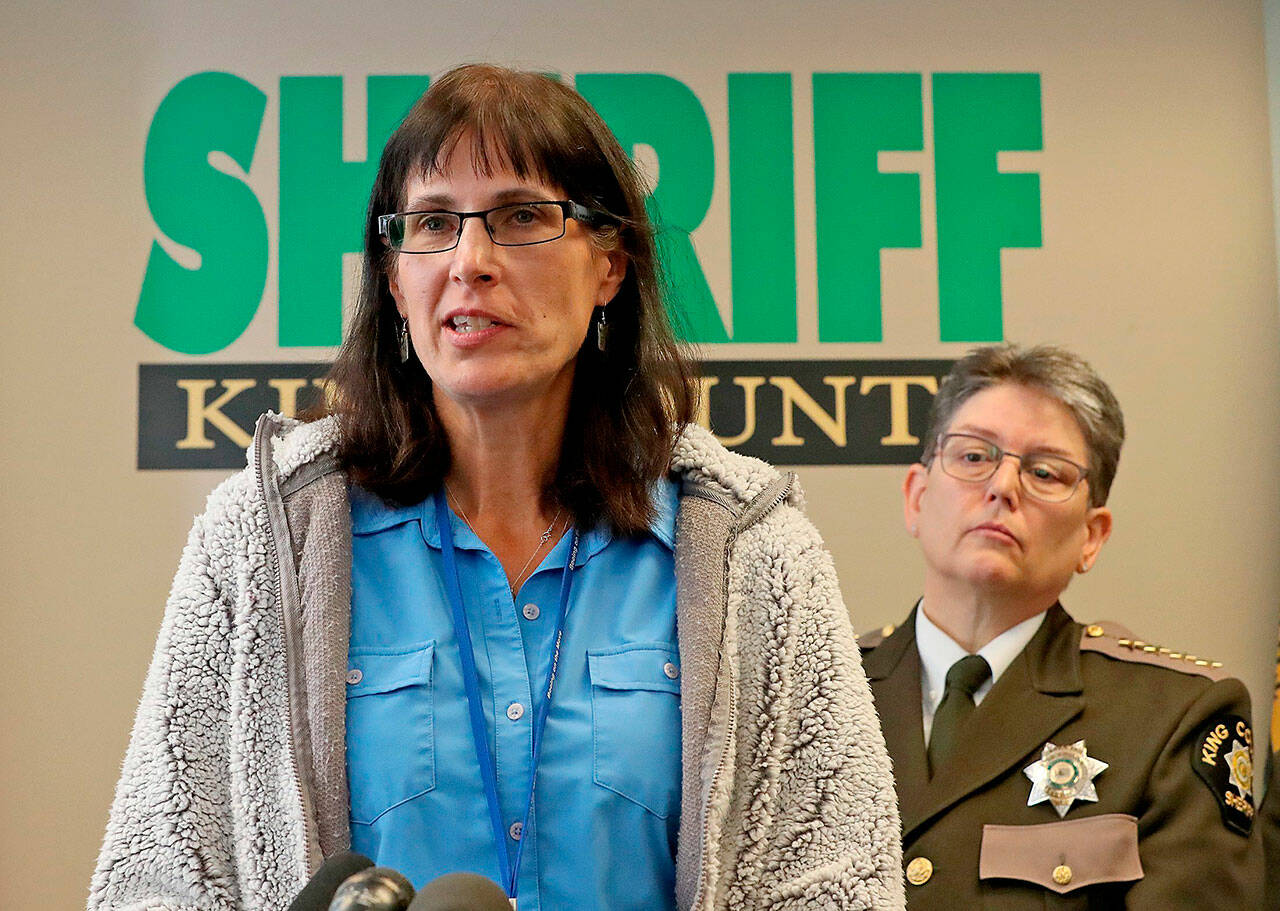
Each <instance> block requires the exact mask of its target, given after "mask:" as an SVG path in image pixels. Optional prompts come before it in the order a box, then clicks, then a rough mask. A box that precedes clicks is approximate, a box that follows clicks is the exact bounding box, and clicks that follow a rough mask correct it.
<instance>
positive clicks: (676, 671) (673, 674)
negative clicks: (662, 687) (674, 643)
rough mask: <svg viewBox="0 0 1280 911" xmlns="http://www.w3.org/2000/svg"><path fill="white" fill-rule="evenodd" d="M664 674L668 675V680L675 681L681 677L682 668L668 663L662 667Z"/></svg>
mask: <svg viewBox="0 0 1280 911" xmlns="http://www.w3.org/2000/svg"><path fill="white" fill-rule="evenodd" d="M662 673H664V674H666V675H667V677H668V679H671V680H675V679H676V678H677V677H679V676H680V668H678V667H676V666H675V665H674V664H672V663H671V662H670V661H668V662H667V663H666V664H664V665H663V666H662Z"/></svg>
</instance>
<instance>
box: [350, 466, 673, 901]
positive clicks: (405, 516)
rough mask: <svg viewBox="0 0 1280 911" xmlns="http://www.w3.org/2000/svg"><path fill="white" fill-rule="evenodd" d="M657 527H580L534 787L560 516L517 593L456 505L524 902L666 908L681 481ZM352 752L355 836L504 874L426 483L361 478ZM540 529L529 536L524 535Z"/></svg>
mask: <svg viewBox="0 0 1280 911" xmlns="http://www.w3.org/2000/svg"><path fill="white" fill-rule="evenodd" d="M654 490H655V493H654V502H655V506H656V508H657V517H656V519H655V521H654V523H653V526H652V528H651V529H650V533H649V534H647V535H640V536H636V537H631V538H614V537H612V536H611V535H610V534H609V533H608V532H607V531H606V530H604V529H594V530H592V531H590V532H587V533H585V534H584V535H583V536H582V539H581V542H580V544H579V549H578V560H577V567H576V569H575V571H574V578H573V587H572V596H571V598H570V602H569V612H568V618H567V620H566V624H565V632H564V637H563V640H562V644H561V652H560V664H559V667H558V669H557V673H556V685H555V691H554V693H553V696H552V706H551V710H550V714H549V716H548V718H547V725H546V731H545V734H544V739H543V744H542V757H541V762H540V767H539V769H538V774H537V790H536V793H535V799H534V806H533V813H532V814H531V817H530V820H529V826H528V828H527V829H526V830H524V831H521V827H520V825H519V823H520V821H521V820H522V819H523V817H524V811H525V801H526V799H527V796H528V793H529V781H530V771H531V770H530V764H531V762H532V753H533V720H534V716H535V715H536V713H537V709H538V706H539V704H540V703H541V701H542V699H543V695H544V694H543V693H542V692H541V688H542V686H543V683H544V682H545V680H546V675H547V670H548V668H549V667H550V662H551V655H552V651H553V648H554V635H555V625H556V615H557V612H558V608H559V596H560V583H561V578H562V570H563V567H564V564H565V560H566V559H567V557H568V553H569V549H570V543H571V539H572V534H566V535H564V537H563V538H561V540H560V541H559V542H558V543H557V544H556V545H555V547H554V548H553V549H552V551H551V552H550V554H548V555H547V557H546V558H545V559H544V560H543V561H542V563H541V564H540V565H539V566H538V568H537V570H536V571H535V572H534V574H533V575H532V576H530V577H529V579H528V581H526V582H525V583H524V585H523V586H522V587H521V589H520V592H519V593H518V595H517V596H516V597H515V598H513V597H512V595H511V591H510V590H509V589H508V587H507V578H506V574H505V573H504V572H503V569H502V566H501V564H500V563H499V562H498V560H497V558H496V557H495V556H494V555H493V553H492V552H491V551H490V550H489V549H488V548H487V547H486V546H485V545H484V543H483V542H482V541H481V540H480V539H479V538H478V537H477V536H476V535H475V533H474V532H473V531H472V530H471V529H470V528H469V527H468V526H467V525H466V524H465V523H464V522H462V521H461V520H460V519H458V518H457V517H456V516H453V515H452V514H450V519H451V522H452V526H451V527H452V530H453V538H454V544H455V547H456V553H457V562H458V574H459V578H460V582H461V586H462V598H463V604H464V608H465V610H466V614H467V622H468V624H469V625H470V627H471V636H472V639H473V641H474V646H475V661H476V667H477V671H478V674H479V678H480V692H481V695H482V698H483V701H484V712H485V722H486V728H487V730H488V733H489V737H490V748H491V749H492V750H493V755H494V764H495V766H496V768H497V785H498V798H499V804H500V806H501V809H502V817H503V822H504V825H505V827H506V832H505V833H504V834H505V845H504V848H505V849H506V850H508V851H509V852H510V855H511V856H512V857H513V858H514V855H515V850H514V848H515V845H516V840H517V839H523V840H524V843H525V844H524V857H523V860H522V862H521V865H520V871H519V889H518V892H519V899H520V908H521V911H539V909H541V908H545V909H547V911H558V909H568V908H573V909H583V911H586V909H600V911H606V909H608V911H625V909H637V911H638V909H645V911H653V909H673V908H674V907H675V849H676V830H677V826H678V823H679V815H680V679H679V677H680V670H679V665H680V659H679V655H678V652H677V649H676V615H675V569H674V553H673V547H674V540H675V516H676V508H677V502H678V501H677V491H676V485H675V484H674V482H671V481H663V482H662V483H660V484H658V485H656V486H655V488H654ZM351 517H352V526H353V531H354V537H353V554H352V556H353V560H352V597H351V646H350V658H349V663H348V673H347V772H348V777H349V781H350V788H351V837H352V849H353V850H355V851H358V852H360V853H362V854H365V855H367V856H369V857H371V858H373V860H374V861H375V862H376V863H378V864H383V865H386V866H390V867H394V868H396V869H397V870H400V871H401V872H403V873H404V874H405V875H406V876H408V877H409V879H410V880H411V881H412V882H413V883H414V885H415V886H419V887H420V886H422V885H423V884H424V883H426V882H427V881H429V880H431V879H432V878H434V877H436V876H440V875H442V874H444V873H450V872H457V871H470V872H474V873H480V874H482V875H484V876H488V877H489V878H491V879H494V880H498V879H499V874H498V858H497V854H496V846H495V844H494V839H493V828H492V825H491V823H490V819H489V813H488V808H487V804H486V802H485V796H484V790H483V784H482V779H481V774H480V764H479V761H478V760H477V758H476V754H475V746H474V744H473V742H472V737H471V728H470V722H469V720H468V718H469V716H468V708H467V696H466V690H465V687H464V685H463V680H462V666H461V662H460V659H459V652H458V640H457V638H456V637H455V635H454V629H453V621H452V615H451V610H450V605H449V599H448V595H447V594H446V590H445V587H444V581H443V566H442V560H441V553H440V530H439V528H438V527H437V525H436V516H435V509H434V506H433V503H432V500H431V498H427V500H425V501H424V502H423V503H420V504H416V505H413V506H406V507H395V506H389V505H387V504H385V503H383V502H382V501H381V500H379V499H377V498H375V497H373V496H371V495H369V494H367V493H365V492H363V491H361V490H359V489H353V490H352V506H351ZM532 543H533V542H530V544H531V545H532Z"/></svg>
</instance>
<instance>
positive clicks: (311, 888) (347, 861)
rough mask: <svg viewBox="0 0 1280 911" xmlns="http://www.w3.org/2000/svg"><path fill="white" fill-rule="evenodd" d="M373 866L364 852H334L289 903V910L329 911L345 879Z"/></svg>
mask: <svg viewBox="0 0 1280 911" xmlns="http://www.w3.org/2000/svg"><path fill="white" fill-rule="evenodd" d="M372 866H373V861H371V860H370V859H369V858H367V857H365V856H364V855H363V854H355V853H353V852H351V851H341V852H339V853H337V854H334V855H333V856H332V857H330V858H328V859H327V860H326V861H325V862H324V863H323V864H321V865H320V869H319V870H317V871H316V875H315V876H313V877H311V880H310V881H309V882H308V883H307V884H306V885H305V886H303V887H302V891H301V892H299V893H298V896H297V898H295V899H294V900H293V901H292V902H290V903H289V911H328V908H329V901H330V900H331V899H332V898H333V893H334V892H337V891H338V887H339V886H340V885H342V883H343V880H345V879H346V878H347V877H349V876H350V875H351V874H353V873H358V872H360V871H361V870H363V869H365V868H366V867H372Z"/></svg>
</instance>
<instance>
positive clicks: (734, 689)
mask: <svg viewBox="0 0 1280 911" xmlns="http://www.w3.org/2000/svg"><path fill="white" fill-rule="evenodd" d="M795 477H796V476H795V474H794V473H793V472H787V475H786V478H785V483H784V484H783V485H782V488H781V489H780V490H779V491H778V493H777V494H775V495H774V497H773V499H772V500H771V501H770V502H769V504H768V505H767V506H766V507H765V508H764V509H762V510H761V511H760V514H759V515H757V516H755V517H754V518H753V519H752V520H751V522H750V523H749V524H747V525H744V526H742V527H740V528H735V529H734V530H733V532H732V533H731V534H730V535H729V538H728V540H727V541H726V542H725V546H724V615H725V622H726V623H727V622H728V616H729V555H730V554H731V553H732V552H733V548H734V545H736V544H737V543H738V536H739V535H740V534H742V532H744V531H746V530H747V529H748V528H750V527H751V526H752V525H755V524H756V523H757V522H759V521H760V520H761V519H763V518H764V517H765V516H767V515H768V514H769V513H771V512H773V510H775V509H776V508H777V507H778V505H779V504H780V503H781V502H782V501H783V500H785V499H786V498H787V497H788V496H789V495H790V494H791V486H792V484H794V483H795ZM750 507H751V504H748V506H747V509H748V510H750ZM737 729H738V683H737V680H735V679H734V677H733V675H730V677H729V723H728V726H727V727H726V728H725V739H724V745H723V746H722V747H721V748H720V756H719V758H718V759H717V760H716V768H715V771H714V772H712V773H711V787H710V788H709V789H708V790H707V799H708V802H707V804H706V805H705V806H704V807H703V814H702V862H701V865H700V872H699V874H698V888H697V889H695V890H694V893H693V904H692V911H696V909H697V908H698V907H699V906H700V905H701V904H702V901H703V899H704V897H705V895H706V891H707V887H708V884H707V878H708V871H709V869H710V867H709V865H708V864H707V850H708V848H707V845H708V842H709V840H710V836H711V831H710V830H711V822H710V820H711V804H710V800H711V797H712V795H714V794H715V793H716V788H717V786H718V785H719V784H720V778H721V776H722V775H723V773H724V767H725V765H726V764H727V761H728V752H729V740H730V736H731V735H732V734H733V733H734V732H735V731H737Z"/></svg>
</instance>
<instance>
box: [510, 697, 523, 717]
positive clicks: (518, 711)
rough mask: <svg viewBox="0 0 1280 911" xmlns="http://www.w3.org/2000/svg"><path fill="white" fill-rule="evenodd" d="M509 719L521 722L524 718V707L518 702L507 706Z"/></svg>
mask: <svg viewBox="0 0 1280 911" xmlns="http://www.w3.org/2000/svg"><path fill="white" fill-rule="evenodd" d="M507 717H508V718H510V719H511V720H512V721H519V720H520V719H521V718H523V717H524V706H523V705H521V704H520V703H518V702H513V703H511V704H510V705H509V706H507Z"/></svg>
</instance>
